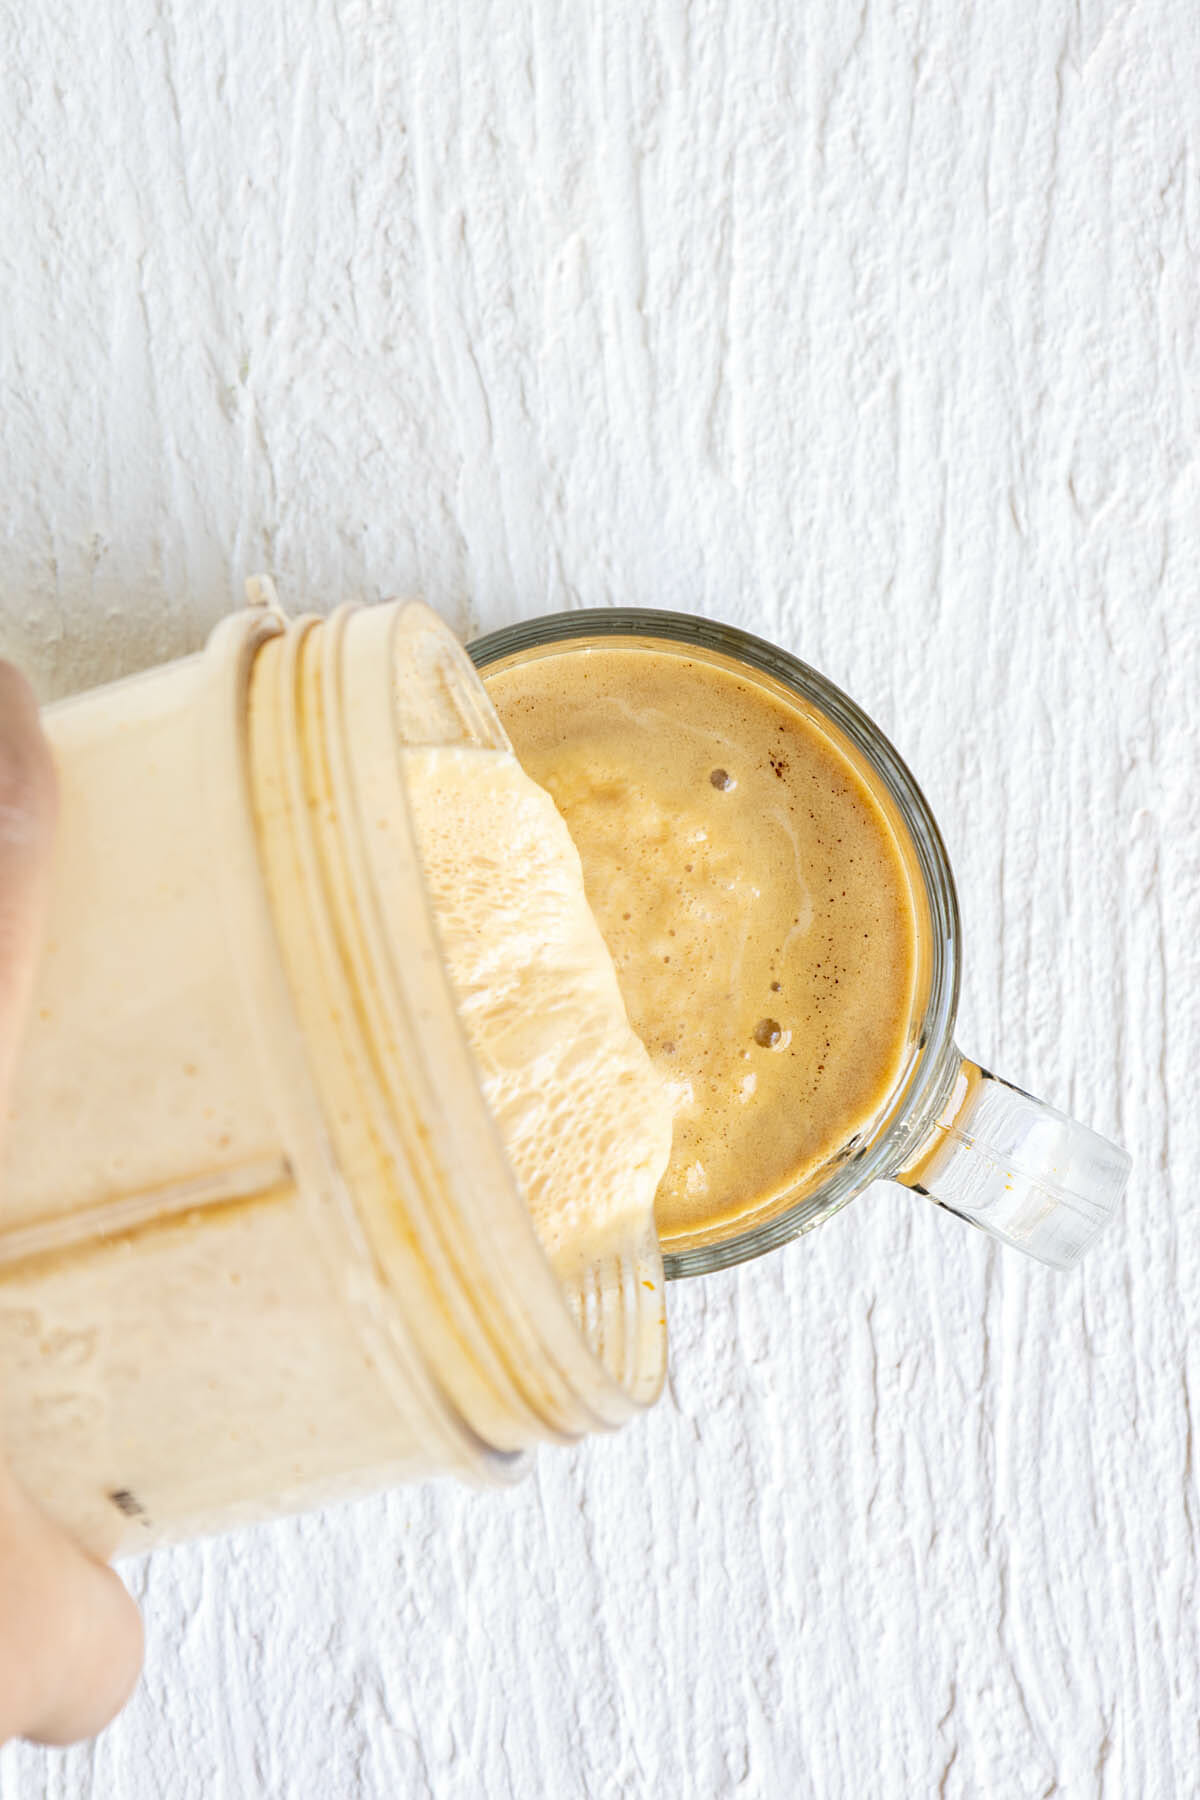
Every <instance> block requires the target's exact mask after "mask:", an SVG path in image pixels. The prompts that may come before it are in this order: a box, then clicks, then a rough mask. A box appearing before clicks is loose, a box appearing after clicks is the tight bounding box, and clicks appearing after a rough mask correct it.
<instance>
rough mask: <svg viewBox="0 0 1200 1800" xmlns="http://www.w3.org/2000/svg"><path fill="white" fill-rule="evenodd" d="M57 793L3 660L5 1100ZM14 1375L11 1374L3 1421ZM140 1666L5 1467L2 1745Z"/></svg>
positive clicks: (74, 1712) (72, 1556)
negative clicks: (10, 1738) (5, 1740)
mask: <svg viewBox="0 0 1200 1800" xmlns="http://www.w3.org/2000/svg"><path fill="white" fill-rule="evenodd" d="M55 797H56V789H55V780H54V765H53V762H52V760H51V756H50V750H49V746H48V745H47V743H46V740H45V737H44V736H43V734H42V729H41V725H40V723H39V721H38V713H37V703H36V701H35V700H34V697H33V692H32V690H31V688H30V687H29V684H28V682H27V681H26V680H25V679H24V677H23V676H21V675H20V674H18V672H17V670H16V669H14V668H12V666H11V665H10V664H8V663H3V662H0V1104H2V1102H3V1098H4V1094H5V1092H6V1090H7V1088H8V1084H9V1081H10V1078H11V1075H12V1068H13V1062H14V1059H15V1056H16V1052H17V1048H18V1045H19V1042H20V1034H21V1026H22V1023H23V1020H24V1015H25V1010H26V1007H27V1005H28V1002H29V996H30V991H31V989H32V986H33V977H34V971H35V966H36V960H37V949H38V941H39V937H40V933H41V922H42V914H43V911H44V908H45V901H46V889H47V885H48V881H49V871H50V846H51V839H52V836H53V830H54V817H55V810H56V807H55ZM3 1205H4V1200H3V1195H2V1194H0V1212H2V1210H3ZM3 1379H4V1371H3V1369H0V1413H2V1402H3V1398H4V1389H3ZM141 1660H142V1622H141V1619H140V1617H139V1615H138V1611H137V1608H136V1607H135V1606H134V1604H133V1601H132V1600H131V1599H130V1597H129V1595H128V1594H127V1593H126V1591H125V1589H124V1587H123V1586H122V1585H121V1582H120V1581H119V1580H118V1578H117V1576H116V1575H114V1573H113V1571H112V1570H111V1569H109V1568H106V1567H105V1565H104V1564H103V1563H100V1562H96V1561H94V1560H93V1558H92V1557H90V1556H88V1555H87V1554H86V1553H85V1552H84V1551H83V1550H81V1549H80V1547H79V1546H78V1545H77V1544H76V1543H75V1542H74V1540H73V1539H72V1538H70V1537H68V1536H67V1534H66V1533H65V1532H64V1531H62V1530H61V1529H60V1528H59V1527H58V1526H57V1525H54V1524H52V1523H51V1521H50V1520H49V1519H47V1518H45V1517H44V1516H43V1514H42V1513H41V1512H39V1511H38V1509H37V1508H36V1507H35V1506H34V1505H33V1503H32V1501H30V1500H29V1499H28V1498H27V1497H26V1495H25V1494H24V1493H23V1492H22V1491H21V1489H20V1488H19V1487H18V1485H17V1483H16V1481H15V1480H14V1479H13V1476H12V1474H11V1473H10V1471H9V1470H8V1468H7V1467H6V1466H5V1465H4V1464H3V1463H2V1462H0V1743H2V1742H3V1741H4V1739H5V1738H6V1737H11V1736H13V1735H15V1734H17V1733H21V1734H24V1735H26V1736H34V1737H38V1738H40V1739H41V1740H42V1741H43V1742H45V1743H54V1744H62V1743H70V1742H71V1741H72V1740H73V1739H75V1738H79V1737H90V1736H91V1735H92V1734H93V1733H95V1732H97V1731H99V1730H100V1729H101V1728H102V1727H103V1726H104V1725H106V1724H107V1723H108V1721H109V1719H110V1718H111V1717H112V1715H113V1714H114V1713H115V1712H116V1711H117V1709H118V1708H119V1707H120V1706H121V1705H123V1703H124V1701H125V1700H126V1699H127V1698H128V1695H129V1692H130V1690H131V1689H132V1687H133V1684H134V1682H135V1681H136V1679H137V1674H138V1670H139V1668H140V1667H141Z"/></svg>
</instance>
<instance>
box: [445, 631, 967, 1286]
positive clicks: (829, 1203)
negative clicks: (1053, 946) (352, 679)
mask: <svg viewBox="0 0 1200 1800" xmlns="http://www.w3.org/2000/svg"><path fill="white" fill-rule="evenodd" d="M597 638H639V639H646V638H649V639H658V640H660V641H663V642H666V643H670V644H674V645H679V644H683V645H690V646H694V647H695V648H696V649H698V650H701V651H710V652H716V653H717V654H718V655H720V656H724V657H727V658H728V659H730V660H731V661H732V662H734V663H741V664H743V665H744V666H745V667H747V668H748V669H750V670H752V671H754V672H756V673H758V674H761V675H766V676H769V677H771V678H772V679H773V680H775V681H777V682H778V683H779V684H780V685H781V686H782V687H783V688H784V689H785V690H788V691H790V692H792V693H794V694H796V695H798V696H799V697H800V698H801V699H803V700H804V701H805V702H807V703H808V704H809V705H810V706H812V707H814V708H815V709H816V710H817V711H818V712H819V713H821V714H822V715H823V716H824V717H826V718H827V719H828V720H829V721H830V722H831V723H832V724H833V725H834V726H835V727H836V729H837V730H839V731H840V732H842V733H843V734H844V736H845V737H846V738H847V739H848V740H849V742H850V744H851V745H852V746H853V748H854V749H855V750H856V751H857V753H858V754H859V755H860V756H861V757H863V758H864V760H865V761H866V762H867V763H868V765H869V766H870V768H871V770H872V773H873V774H874V775H875V776H876V777H877V778H878V780H879V781H880V783H881V785H882V787H883V788H884V789H885V790H886V792H887V794H888V796H889V798H890V799H891V801H892V804H893V805H894V806H895V808H896V810H897V812H898V814H899V816H900V818H901V820H902V822H903V825H904V828H905V830H906V832H907V833H908V837H909V840H910V844H911V848H912V851H913V855H914V858H915V862H916V865H917V868H918V869H919V871H920V876H921V881H922V884H923V886H924V890H925V902H926V906H927V908H928V940H929V941H928V943H925V942H924V929H925V928H924V921H922V948H923V949H925V950H926V951H927V953H928V955H929V986H928V994H927V998H926V1001H925V1005H924V1008H923V1010H922V1012H921V1015H920V1019H919V1021H918V1020H914V1026H915V1038H916V1048H915V1053H914V1055H913V1057H912V1058H911V1061H910V1065H909V1067H908V1069H907V1070H906V1072H905V1075H904V1077H903V1079H902V1081H901V1083H900V1084H899V1085H898V1088H897V1091H896V1092H895V1094H894V1096H893V1098H892V1100H891V1102H890V1104H889V1108H888V1112H887V1116H886V1118H885V1119H884V1120H883V1121H882V1123H881V1126H880V1128H879V1129H878V1130H877V1131H876V1132H874V1133H872V1134H871V1135H870V1136H869V1137H868V1139H867V1141H866V1142H865V1143H863V1144H862V1145H860V1146H858V1147H857V1148H854V1149H851V1150H850V1152H849V1154H846V1155H844V1156H843V1157H842V1158H841V1159H840V1160H839V1161H838V1162H837V1163H836V1164H835V1166H834V1167H833V1168H832V1169H831V1170H830V1172H829V1174H828V1176H827V1177H826V1178H825V1179H823V1180H822V1181H821V1182H820V1184H819V1186H818V1187H817V1188H816V1190H815V1191H814V1192H811V1193H808V1194H805V1195H804V1196H802V1197H801V1198H799V1199H797V1200H796V1201H795V1202H794V1203H793V1204H792V1205H790V1206H788V1205H786V1204H785V1205H784V1206H783V1207H782V1209H781V1210H780V1211H779V1212H776V1213H774V1214H772V1215H771V1216H770V1217H769V1218H767V1219H764V1220H762V1221H761V1222H760V1223H757V1224H755V1223H751V1224H749V1225H747V1226H746V1228H745V1229H740V1230H739V1229H738V1228H737V1227H736V1226H735V1227H734V1228H733V1230H732V1231H731V1232H730V1234H729V1235H728V1236H726V1237H723V1238H719V1239H716V1240H714V1241H713V1242H710V1243H706V1244H700V1245H695V1246H692V1247H689V1248H683V1249H679V1250H671V1249H669V1248H667V1247H666V1246H664V1248H663V1267H664V1273H665V1274H666V1276H667V1278H668V1280H678V1279H679V1278H680V1277H682V1276H685V1275H707V1274H711V1273H713V1272H714V1271H716V1270H719V1269H727V1268H731V1267H733V1266H734V1265H735V1264H737V1263H742V1262H749V1261H751V1260H752V1259H753V1258H755V1257H759V1256H765V1255H766V1254H767V1253H768V1252H769V1251H771V1250H776V1249H778V1248H779V1247H780V1246H781V1245H783V1244H787V1243H790V1242H791V1241H792V1240H793V1239H794V1238H798V1237H801V1236H802V1235H803V1234H804V1233H805V1232H808V1231H811V1230H812V1229H813V1228H814V1227H815V1226H817V1225H820V1224H823V1223H824V1221H825V1220H826V1219H828V1218H831V1217H832V1216H833V1214H834V1213H835V1212H838V1211H840V1209H841V1208H842V1207H843V1206H845V1205H846V1204H847V1203H848V1202H849V1201H850V1200H852V1199H854V1198H855V1196H856V1195H858V1194H860V1193H861V1192H862V1191H863V1189H864V1188H866V1187H868V1186H869V1185H870V1184H871V1182H873V1181H877V1180H885V1179H887V1178H888V1177H889V1176H891V1175H893V1174H894V1173H895V1171H896V1170H897V1169H899V1168H901V1167H902V1166H903V1165H904V1162H905V1151H906V1149H908V1148H910V1147H911V1145H912V1144H913V1143H914V1142H918V1141H920V1138H921V1135H922V1133H923V1132H924V1131H925V1130H926V1129H927V1127H928V1125H929V1123H930V1122H931V1121H932V1119H933V1118H935V1117H936V1116H937V1112H938V1110H939V1108H940V1106H941V1104H942V1102H943V1101H944V1098H945V1089H946V1080H947V1064H948V1060H949V1062H950V1064H951V1065H952V1066H953V1065H954V1063H955V1061H956V1057H955V1052H954V1024H955V1017H956V1014H957V1011H958V992H959V980H960V973H961V943H962V928H961V924H960V920H959V911H958V897H957V895H956V892H955V887H954V877H953V875H952V873H951V869H950V861H949V858H948V856H947V854H946V847H945V845H944V843H943V841H942V835H941V832H940V831H939V829H938V826H937V823H936V821H935V819H934V816H933V813H932V811H931V809H930V806H929V803H928V801H927V800H926V799H925V796H924V794H923V793H922V792H921V789H920V787H919V786H918V784H917V782H916V780H915V778H914V776H913V774H912V772H911V770H910V769H909V768H908V766H907V764H906V763H905V762H904V760H903V758H902V757H901V756H900V754H899V752H898V751H897V750H896V749H895V747H894V746H893V745H892V744H891V742H890V741H889V740H888V738H887V737H885V735H884V733H883V732H882V731H881V730H880V728H879V727H878V726H877V725H876V724H875V723H874V721H873V720H872V719H871V718H870V717H869V716H868V714H867V713H865V712H864V711H863V709H862V708H861V707H860V706H859V705H857V704H856V702H855V701H853V700H852V699H851V698H850V697H849V695H848V694H845V693H843V692H842V690H841V688H839V687H837V686H836V685H835V684H834V683H833V682H832V681H830V680H829V679H828V677H826V676H824V675H822V674H821V673H820V672H819V671H818V670H817V669H814V668H812V667H811V666H810V665H809V664H808V663H805V662H802V661H801V660H800V658H799V657H796V656H792V655H791V654H790V653H789V652H788V651H786V650H781V649H780V648H779V647H778V646H777V645H775V644H771V643H768V642H767V641H766V639H764V638H759V637H755V636H754V635H753V634H752V633H750V632H747V631H743V630H741V629H740V627H738V626H735V625H726V624H722V623H720V622H718V621H716V620H712V619H707V618H702V617H700V616H698V615H695V614H691V613H679V612H669V611H659V610H657V609H655V608H650V607H595V608H592V607H589V608H579V609H576V610H572V611H569V612H558V613H543V614H542V615H540V616H539V617H538V618H535V619H524V620H520V621H518V622H517V623H515V624H513V625H506V626H503V627H502V628H501V629H500V630H498V631H493V632H489V633H488V634H487V635H486V636H484V637H480V638H476V639H475V640H474V641H473V642H472V643H469V644H468V645H467V654H468V655H469V656H470V658H471V660H472V662H473V663H474V664H475V666H476V668H477V669H480V670H483V669H486V668H488V667H490V666H491V665H492V664H493V663H497V662H500V661H502V660H506V659H508V658H510V657H514V656H517V655H520V654H521V653H523V652H527V651H531V650H540V649H545V648H547V647H548V646H550V645H553V644H558V643H569V642H571V641H572V640H576V639H597Z"/></svg>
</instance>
